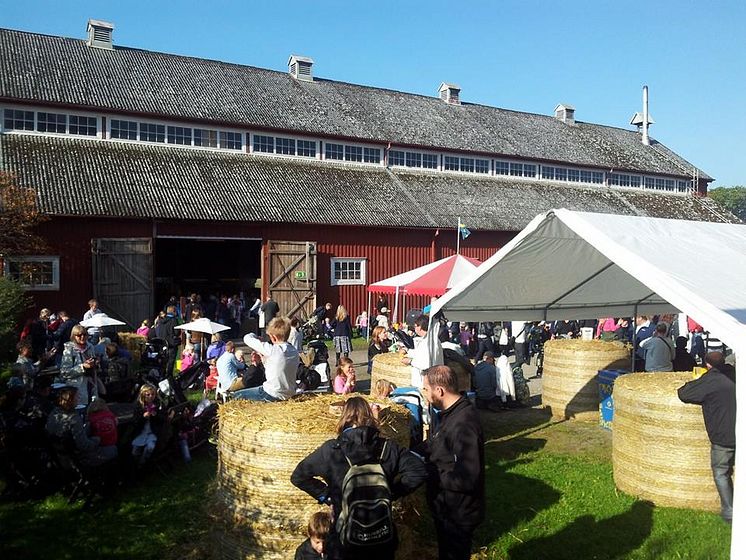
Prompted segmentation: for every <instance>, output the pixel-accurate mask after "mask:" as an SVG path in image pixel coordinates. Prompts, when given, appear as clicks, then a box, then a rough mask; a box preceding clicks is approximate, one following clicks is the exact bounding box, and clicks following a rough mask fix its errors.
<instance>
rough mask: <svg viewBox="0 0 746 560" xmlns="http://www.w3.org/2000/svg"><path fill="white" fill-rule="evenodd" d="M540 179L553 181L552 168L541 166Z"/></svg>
mask: <svg viewBox="0 0 746 560" xmlns="http://www.w3.org/2000/svg"><path fill="white" fill-rule="evenodd" d="M541 178H542V179H550V180H551V179H554V167H552V166H551V165H542V166H541Z"/></svg>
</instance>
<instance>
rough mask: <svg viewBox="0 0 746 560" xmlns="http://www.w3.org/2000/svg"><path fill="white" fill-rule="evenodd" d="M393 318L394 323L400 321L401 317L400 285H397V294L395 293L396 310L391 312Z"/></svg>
mask: <svg viewBox="0 0 746 560" xmlns="http://www.w3.org/2000/svg"><path fill="white" fill-rule="evenodd" d="M391 318H392V319H393V321H392V323H398V322H399V321H397V319H398V318H399V286H397V287H396V294H394V312H393V313H392V314H391Z"/></svg>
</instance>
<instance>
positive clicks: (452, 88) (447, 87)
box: [438, 82, 461, 105]
mask: <svg viewBox="0 0 746 560" xmlns="http://www.w3.org/2000/svg"><path fill="white" fill-rule="evenodd" d="M459 93H461V88H460V87H458V86H457V85H455V84H447V83H446V82H443V83H442V84H440V87H439V88H438V94H439V95H440V98H441V99H442V100H443V101H445V102H446V103H450V104H451V105H461V101H459V98H458V95H459Z"/></svg>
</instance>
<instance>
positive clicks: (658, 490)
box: [612, 372, 720, 511]
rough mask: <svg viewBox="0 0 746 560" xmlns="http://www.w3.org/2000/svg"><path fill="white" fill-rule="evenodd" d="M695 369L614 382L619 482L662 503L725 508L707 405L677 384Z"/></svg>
mask: <svg viewBox="0 0 746 560" xmlns="http://www.w3.org/2000/svg"><path fill="white" fill-rule="evenodd" d="M691 379H692V373H691V372H673V373H672V372H665V373H634V374H628V375H623V376H621V377H620V378H619V379H617V381H616V383H615V385H614V405H615V408H616V410H615V411H614V431H613V436H612V462H613V466H614V482H615V483H616V485H617V487H618V488H619V489H620V490H622V491H624V492H627V493H628V494H632V495H633V496H638V497H640V498H643V499H646V500H650V501H652V502H653V503H655V504H656V505H659V506H669V507H683V508H692V509H701V510H706V511H720V499H719V497H718V493H717V489H716V488H715V483H714V482H713V479H712V471H711V470H710V440H709V439H708V437H707V432H706V431H705V425H704V420H703V418H702V407H700V406H698V405H692V404H684V403H682V402H681V401H680V400H679V397H678V395H677V390H678V388H679V387H681V386H682V385H683V384H684V383H686V382H687V381H690V380H691Z"/></svg>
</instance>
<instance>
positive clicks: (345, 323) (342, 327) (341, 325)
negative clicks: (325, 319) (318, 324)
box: [332, 315, 352, 339]
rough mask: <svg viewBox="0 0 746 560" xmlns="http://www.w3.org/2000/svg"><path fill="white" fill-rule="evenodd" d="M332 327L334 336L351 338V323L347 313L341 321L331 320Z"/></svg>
mask: <svg viewBox="0 0 746 560" xmlns="http://www.w3.org/2000/svg"><path fill="white" fill-rule="evenodd" d="M332 329H334V336H346V337H347V338H349V339H352V323H351V322H350V316H349V315H348V316H347V317H345V318H344V319H343V320H341V321H337V320H336V319H335V320H334V321H332Z"/></svg>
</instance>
